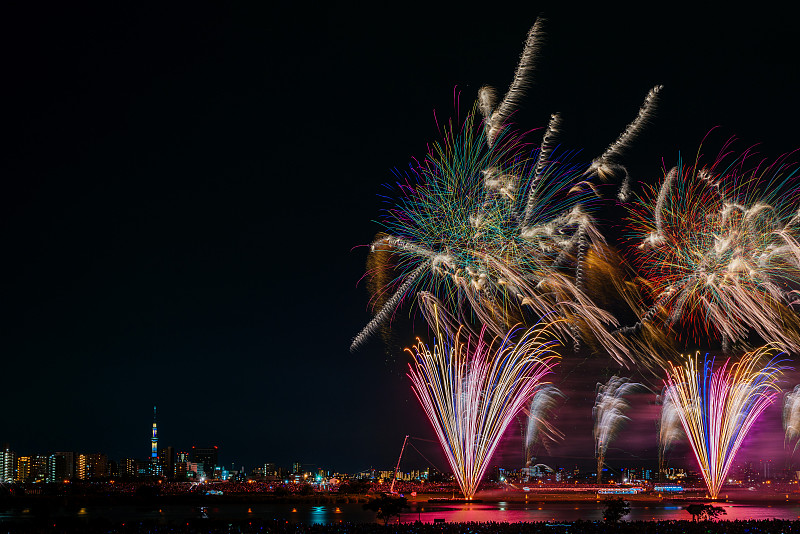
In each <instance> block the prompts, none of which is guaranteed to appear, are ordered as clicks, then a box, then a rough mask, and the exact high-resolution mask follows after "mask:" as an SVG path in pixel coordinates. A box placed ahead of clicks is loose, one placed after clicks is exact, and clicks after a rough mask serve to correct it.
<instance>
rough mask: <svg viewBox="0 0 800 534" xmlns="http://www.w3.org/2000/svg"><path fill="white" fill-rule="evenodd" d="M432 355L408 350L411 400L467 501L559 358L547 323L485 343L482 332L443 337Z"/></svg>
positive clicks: (420, 347) (422, 349)
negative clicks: (415, 401)
mask: <svg viewBox="0 0 800 534" xmlns="http://www.w3.org/2000/svg"><path fill="white" fill-rule="evenodd" d="M436 326H437V328H436V339H435V342H434V347H433V351H431V350H429V349H428V347H427V346H426V345H425V343H423V342H422V341H420V340H419V339H417V345H416V346H415V347H414V350H413V351H412V350H411V349H406V350H407V351H408V352H409V353H410V354H411V356H412V358H413V361H412V362H411V363H410V364H409V371H408V376H409V378H411V382H412V387H413V390H414V394H415V395H416V396H417V399H418V400H419V402H420V404H421V405H422V408H423V409H424V410H425V414H426V415H427V417H428V419H429V420H430V422H431V425H433V428H434V431H435V432H436V435H437V437H438V439H439V442H440V443H441V445H442V448H443V449H444V453H445V456H446V457H447V461H448V462H449V464H450V467H451V468H452V469H453V474H454V475H455V477H456V480H457V481H458V484H459V486H460V487H461V491H462V492H463V493H464V497H465V498H467V499H471V498H472V497H473V496H474V495H475V492H476V491H477V489H478V484H479V483H480V481H481V478H482V477H483V474H484V472H485V471H486V468H487V466H488V465H489V460H490V459H491V457H492V454H493V453H494V451H495V449H496V448H497V445H498V443H499V442H500V438H501V437H502V435H503V432H504V431H505V430H506V428H507V427H508V425H509V424H510V423H511V422H512V421H513V420H514V417H516V415H517V414H518V413H519V412H520V411H521V410H522V408H523V407H524V406H525V405H526V404H528V403H529V402H530V400H531V396H532V395H533V394H534V393H535V392H536V389H537V387H538V386H539V385H540V384H541V380H542V378H543V377H544V376H545V375H546V374H547V373H549V372H550V370H551V369H552V367H553V365H555V363H556V359H557V358H558V357H559V356H558V354H557V353H556V352H554V348H555V347H556V345H557V342H556V341H554V340H553V339H552V337H551V335H550V331H549V330H550V328H551V323H546V322H539V323H538V324H537V325H536V326H534V327H532V328H530V329H528V330H524V331H523V330H522V329H514V330H512V331H511V332H509V333H508V334H507V335H506V336H504V337H503V338H499V337H495V338H493V339H491V340H489V341H487V339H489V338H490V336H489V335H488V332H487V331H486V327H483V328H482V330H481V331H480V333H479V334H478V335H477V336H476V335H474V334H467V333H465V331H464V330H463V329H458V330H457V331H456V333H455V336H447V335H442V333H441V330H440V329H439V328H438V325H436Z"/></svg>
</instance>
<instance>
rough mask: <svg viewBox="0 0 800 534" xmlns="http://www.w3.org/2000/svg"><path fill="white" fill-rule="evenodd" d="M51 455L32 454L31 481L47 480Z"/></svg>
mask: <svg viewBox="0 0 800 534" xmlns="http://www.w3.org/2000/svg"><path fill="white" fill-rule="evenodd" d="M48 460H49V457H48V456H42V455H36V456H31V472H30V480H31V482H45V481H46V480H47V464H48Z"/></svg>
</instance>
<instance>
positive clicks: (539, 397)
mask: <svg viewBox="0 0 800 534" xmlns="http://www.w3.org/2000/svg"><path fill="white" fill-rule="evenodd" d="M564 397H565V396H564V394H563V393H561V391H560V390H559V389H558V388H557V387H555V386H554V385H552V384H543V385H541V386H540V387H539V388H538V389H537V390H536V393H535V394H534V395H533V400H531V403H530V406H528V407H527V408H523V411H524V412H525V415H526V417H525V423H524V424H523V427H522V430H523V431H522V439H523V448H524V453H525V467H527V468H530V466H531V464H532V463H533V462H532V461H533V447H534V446H535V445H536V444H537V443H541V444H542V445H543V446H544V447H545V449H547V450H548V451H549V450H550V444H552V443H557V442H559V441H561V440H562V439H564V433H563V432H561V431H560V430H559V429H557V428H556V426H555V425H554V424H553V420H554V419H555V410H556V408H557V407H558V405H559V403H560V402H561V401H562V400H563V399H564Z"/></svg>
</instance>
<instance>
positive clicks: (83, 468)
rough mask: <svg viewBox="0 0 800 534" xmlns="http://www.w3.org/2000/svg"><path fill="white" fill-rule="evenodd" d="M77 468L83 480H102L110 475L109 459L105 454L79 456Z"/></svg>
mask: <svg viewBox="0 0 800 534" xmlns="http://www.w3.org/2000/svg"><path fill="white" fill-rule="evenodd" d="M77 467H78V469H77V471H78V473H77V475H78V478H79V479H81V480H90V479H93V478H102V477H105V476H107V475H108V469H107V468H108V458H107V457H106V455H105V454H79V455H78V462H77Z"/></svg>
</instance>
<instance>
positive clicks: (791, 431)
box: [783, 385, 800, 452]
mask: <svg viewBox="0 0 800 534" xmlns="http://www.w3.org/2000/svg"><path fill="white" fill-rule="evenodd" d="M783 430H784V431H785V432H786V443H787V444H790V443H794V448H793V449H792V452H794V451H796V450H797V447H798V445H800V385H799V386H795V387H794V389H793V390H792V391H790V392H788V393H786V394H785V395H784V397H783Z"/></svg>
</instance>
